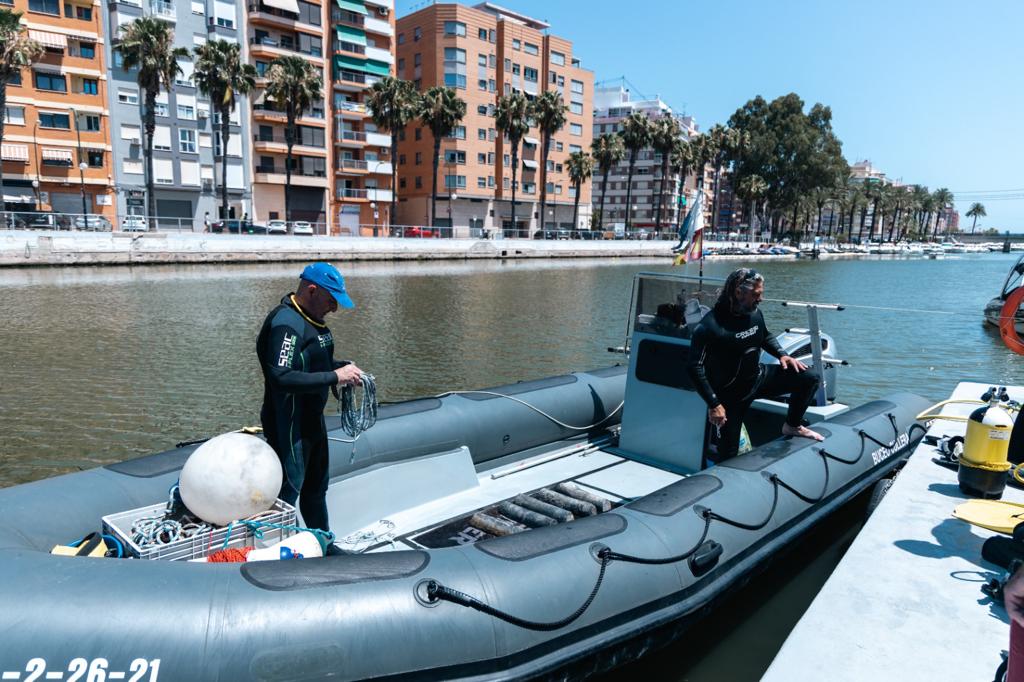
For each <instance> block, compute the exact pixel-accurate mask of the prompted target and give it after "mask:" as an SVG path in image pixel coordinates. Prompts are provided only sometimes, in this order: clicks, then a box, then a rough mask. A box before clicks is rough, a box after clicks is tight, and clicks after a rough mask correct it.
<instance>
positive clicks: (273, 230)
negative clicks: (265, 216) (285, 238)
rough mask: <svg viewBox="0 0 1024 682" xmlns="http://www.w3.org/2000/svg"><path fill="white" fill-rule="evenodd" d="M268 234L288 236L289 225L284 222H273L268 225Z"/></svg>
mask: <svg viewBox="0 0 1024 682" xmlns="http://www.w3.org/2000/svg"><path fill="white" fill-rule="evenodd" d="M267 234H288V223H286V222H285V221H283V220H271V221H270V222H268V223H267Z"/></svg>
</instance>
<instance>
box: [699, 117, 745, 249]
mask: <svg viewBox="0 0 1024 682" xmlns="http://www.w3.org/2000/svg"><path fill="white" fill-rule="evenodd" d="M706 138H707V143H708V146H709V147H710V151H711V154H710V159H711V161H713V162H714V165H715V188H714V197H713V201H712V209H711V229H712V231H714V232H718V194H719V192H718V188H719V185H720V181H721V177H722V166H723V165H725V161H726V159H728V158H729V156H730V155H732V153H733V152H734V150H735V149H736V148H737V147H738V146H739V143H740V136H739V132H738V131H736V130H734V129H732V128H726V127H725V126H723V125H721V124H716V125H714V126H713V127H712V128H711V130H709V131H708V134H707V136H706Z"/></svg>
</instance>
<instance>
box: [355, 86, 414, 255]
mask: <svg viewBox="0 0 1024 682" xmlns="http://www.w3.org/2000/svg"><path fill="white" fill-rule="evenodd" d="M418 99H419V96H418V95H417V93H416V87H415V86H414V85H413V83H412V81H405V80H401V79H399V78H393V77H392V76H385V77H384V78H382V79H380V80H379V81H377V82H376V83H374V84H373V85H371V86H370V92H369V95H367V97H366V106H367V108H368V109H369V111H370V119H371V120H372V121H373V123H374V125H376V126H377V127H378V128H380V129H381V130H383V131H385V132H387V133H389V134H390V135H391V212H390V214H389V220H390V222H391V224H394V222H395V214H396V212H397V210H398V135H399V133H400V132H401V131H402V130H403V129H404V128H405V126H407V125H409V122H410V121H412V120H413V118H414V117H415V115H416V103H417V101H418ZM375 224H376V223H375ZM374 236H376V235H374Z"/></svg>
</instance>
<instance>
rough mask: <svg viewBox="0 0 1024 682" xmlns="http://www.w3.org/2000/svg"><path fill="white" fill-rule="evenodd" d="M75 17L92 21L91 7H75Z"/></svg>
mask: <svg viewBox="0 0 1024 682" xmlns="http://www.w3.org/2000/svg"><path fill="white" fill-rule="evenodd" d="M75 18H76V19H80V20H81V21H92V7H75Z"/></svg>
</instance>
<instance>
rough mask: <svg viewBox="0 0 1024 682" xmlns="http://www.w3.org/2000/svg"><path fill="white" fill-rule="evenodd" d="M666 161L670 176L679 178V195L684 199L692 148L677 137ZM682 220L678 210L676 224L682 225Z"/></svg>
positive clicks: (691, 163)
mask: <svg viewBox="0 0 1024 682" xmlns="http://www.w3.org/2000/svg"><path fill="white" fill-rule="evenodd" d="M668 161H669V168H670V169H671V174H672V176H673V177H674V176H676V175H678V176H679V194H681V195H682V196H683V197H684V198H685V197H686V176H687V175H689V174H690V168H692V167H693V148H692V147H691V146H690V143H689V142H688V141H687V140H684V139H683V138H682V137H677V138H676V139H675V141H674V142H673V143H672V151H670V152H669V160H668ZM677 208H678V207H677ZM683 218H684V216H683V215H682V209H679V211H678V212H677V220H678V224H682V222H683ZM677 227H678V225H677Z"/></svg>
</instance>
